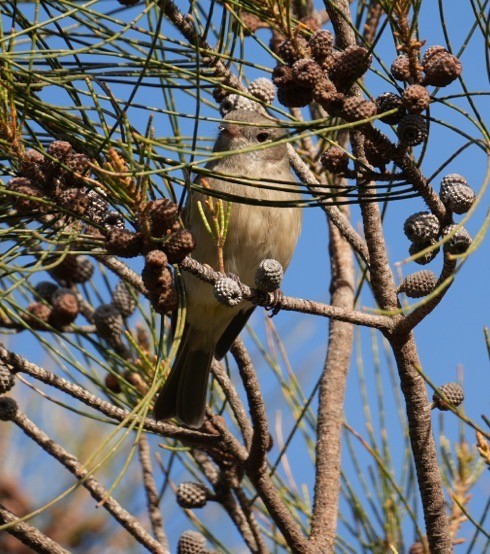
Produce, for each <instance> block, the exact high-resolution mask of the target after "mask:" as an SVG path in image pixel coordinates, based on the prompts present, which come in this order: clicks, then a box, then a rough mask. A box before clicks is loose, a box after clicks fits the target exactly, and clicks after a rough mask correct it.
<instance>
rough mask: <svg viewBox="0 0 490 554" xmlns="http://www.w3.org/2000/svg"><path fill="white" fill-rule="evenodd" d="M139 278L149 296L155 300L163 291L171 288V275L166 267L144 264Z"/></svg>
mask: <svg viewBox="0 0 490 554" xmlns="http://www.w3.org/2000/svg"><path fill="white" fill-rule="evenodd" d="M141 278H142V279H143V283H144V285H145V287H146V288H147V289H148V292H149V294H150V295H151V296H153V297H154V298H155V299H158V298H159V297H160V294H161V293H162V292H163V291H166V290H168V289H170V287H171V286H172V273H171V272H170V270H169V269H168V268H167V267H157V266H152V265H149V264H145V265H144V267H143V270H142V272H141Z"/></svg>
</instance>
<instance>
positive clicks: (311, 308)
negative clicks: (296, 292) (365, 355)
mask: <svg viewBox="0 0 490 554" xmlns="http://www.w3.org/2000/svg"><path fill="white" fill-rule="evenodd" d="M179 265H180V267H181V269H183V270H184V271H188V272H189V273H192V275H195V276H196V277H198V278H199V279H201V280H202V281H204V282H206V283H210V284H213V285H214V283H215V282H216V280H217V279H219V278H220V277H222V275H220V274H219V273H217V272H216V271H213V270H212V269H211V268H210V267H209V266H205V265H203V264H200V263H199V262H198V261H196V260H194V259H193V258H190V257H187V258H185V259H184V260H183V261H182V262H181V263H180V264H179ZM241 287H242V295H243V298H244V299H245V300H249V301H250V302H252V303H253V304H256V305H258V306H268V305H269V304H270V299H269V297H268V296H267V295H264V294H262V293H260V291H256V290H255V289H251V288H250V287H248V286H246V285H244V284H243V283H242V285H241ZM281 309H282V310H286V311H295V312H300V313H306V314H311V315H319V316H323V317H329V318H332V319H338V320H339V321H345V322H348V323H355V324H357V325H365V326H367V327H374V328H376V329H383V330H385V331H389V330H390V329H391V328H392V327H393V319H392V318H391V317H389V316H384V315H374V314H366V313H363V312H359V311H356V310H348V309H345V308H339V307H337V306H329V305H327V304H322V303H321V302H314V301H313V300H303V299H300V298H293V297H290V296H284V297H283V298H282V299H281Z"/></svg>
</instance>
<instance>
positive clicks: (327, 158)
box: [320, 146, 349, 175]
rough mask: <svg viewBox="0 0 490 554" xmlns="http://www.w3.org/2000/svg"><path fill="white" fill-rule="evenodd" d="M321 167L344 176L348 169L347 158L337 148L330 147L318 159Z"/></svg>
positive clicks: (340, 149)
mask: <svg viewBox="0 0 490 554" xmlns="http://www.w3.org/2000/svg"><path fill="white" fill-rule="evenodd" d="M320 162H321V164H322V166H323V167H324V168H325V169H326V170H327V171H330V172H332V173H336V174H340V175H342V174H344V173H346V172H347V171H348V169H349V156H348V155H347V152H345V151H344V150H342V148H339V147H338V146H330V147H329V148H327V149H326V150H325V152H323V154H322V155H321V157H320Z"/></svg>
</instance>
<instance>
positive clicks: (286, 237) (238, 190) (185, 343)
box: [153, 110, 301, 429]
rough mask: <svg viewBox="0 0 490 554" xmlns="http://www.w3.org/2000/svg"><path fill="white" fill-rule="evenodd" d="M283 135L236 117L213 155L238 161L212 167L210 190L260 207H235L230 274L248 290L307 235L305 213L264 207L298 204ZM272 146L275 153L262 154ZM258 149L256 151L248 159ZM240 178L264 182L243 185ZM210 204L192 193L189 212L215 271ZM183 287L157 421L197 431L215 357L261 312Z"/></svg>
mask: <svg viewBox="0 0 490 554" xmlns="http://www.w3.org/2000/svg"><path fill="white" fill-rule="evenodd" d="M284 135H285V132H284V130H283V129H281V128H280V127H279V126H277V122H276V120H274V119H272V118H270V117H269V116H267V115H265V114H263V113H260V112H259V111H252V110H234V111H231V112H229V113H228V114H226V116H225V117H224V118H223V120H222V123H221V124H220V126H219V134H218V136H217V139H216V142H215V145H214V148H213V152H216V153H218V152H232V153H231V154H230V155H227V156H223V157H219V158H216V159H211V160H210V161H209V162H208V163H207V164H206V168H207V169H208V170H210V171H211V172H212V173H210V174H209V176H208V177H206V182H207V184H208V185H209V188H211V189H213V190H215V191H219V192H222V193H229V194H233V195H236V196H237V197H246V198H250V199H254V200H255V203H254V204H246V203H240V202H239V201H237V200H235V199H234V200H233V203H232V206H231V213H230V219H229V226H228V232H227V236H226V241H225V243H224V246H223V261H224V269H225V272H226V273H231V274H233V275H236V276H238V278H239V280H240V281H241V282H242V283H244V284H246V285H248V286H253V284H254V276H255V272H256V270H257V267H258V266H259V264H260V262H261V261H262V260H264V259H274V260H277V261H278V262H279V263H280V264H281V265H282V266H283V268H284V269H286V268H287V266H288V265H289V262H290V260H291V258H292V255H293V253H294V250H295V247H296V243H297V240H298V237H299V234H300V229H301V209H300V208H297V207H292V206H271V205H270V204H269V205H264V204H267V203H269V202H271V201H272V202H274V201H292V200H294V199H295V198H297V191H298V185H297V183H296V182H295V180H294V177H293V175H292V173H291V169H290V164H289V155H288V151H287V146H286V144H285V143H278V142H277V141H279V140H280V139H281V138H283V137H284ZM265 145H268V147H267V148H261V149H257V147H262V146H265ZM251 147H255V149H251V150H250V151H244V152H241V150H247V149H250V148H251ZM227 176H229V177H230V180H228V179H227ZM240 178H241V179H244V180H245V179H260V180H261V181H260V183H255V182H248V183H246V184H245V183H237V182H236V181H237V180H239V179H240ZM198 179H199V178H198ZM268 179H270V182H269V181H268ZM279 189H282V190H279ZM207 198H209V197H207V196H206V195H205V194H203V193H202V192H198V191H195V190H194V191H191V193H190V195H189V199H188V202H187V204H186V208H185V214H186V219H187V222H186V226H187V228H188V229H189V230H190V231H191V232H192V233H193V235H194V237H195V239H196V247H195V250H194V251H193V253H192V257H193V258H194V259H196V260H197V261H199V262H200V263H202V264H207V265H209V266H211V267H212V268H214V269H216V268H217V267H218V254H217V247H216V242H215V241H214V240H213V238H212V237H211V236H210V234H209V233H208V231H207V230H206V228H205V225H204V223H203V220H202V215H201V213H200V210H199V205H198V203H199V202H200V203H201V206H202V207H205V201H206V199H207ZM261 202H263V204H262V205H261ZM183 282H184V288H185V298H186V321H185V326H184V331H183V335H182V338H181V342H180V346H179V349H178V351H177V354H176V357H175V361H174V363H173V366H172V368H171V370H170V372H169V375H168V377H167V379H166V381H165V383H164V386H163V389H162V390H161V392H160V394H159V396H158V398H157V400H156V402H155V407H154V410H153V413H154V417H155V419H157V420H168V419H172V418H176V419H177V420H178V421H179V422H180V423H181V424H183V425H185V426H187V427H190V428H195V429H197V428H200V427H201V426H202V424H203V422H204V419H205V409H206V399H207V390H208V380H209V373H210V368H211V364H212V361H213V357H214V358H216V359H217V360H220V359H222V358H223V357H224V356H225V355H226V353H227V352H228V350H229V349H230V348H231V346H232V344H233V342H234V340H235V339H236V338H237V337H238V335H239V334H240V332H241V330H242V329H243V327H244V326H245V324H246V323H247V321H248V319H249V317H250V316H251V314H252V312H253V310H254V308H255V306H254V305H253V304H251V303H250V302H248V301H246V300H243V301H242V302H240V303H239V304H238V305H236V306H234V307H228V306H224V305H223V304H220V303H219V302H218V301H217V300H216V298H215V296H214V294H213V287H212V286H210V285H209V284H207V283H204V282H202V281H201V280H199V279H198V278H197V277H195V276H193V275H191V274H189V273H186V272H184V274H183Z"/></svg>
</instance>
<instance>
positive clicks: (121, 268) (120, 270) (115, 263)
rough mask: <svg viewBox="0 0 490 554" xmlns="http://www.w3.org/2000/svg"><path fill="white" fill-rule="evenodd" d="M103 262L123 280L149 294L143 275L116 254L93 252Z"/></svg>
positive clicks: (145, 294)
mask: <svg viewBox="0 0 490 554" xmlns="http://www.w3.org/2000/svg"><path fill="white" fill-rule="evenodd" d="M92 255H93V256H94V257H96V258H97V259H98V260H99V261H100V262H101V263H102V264H104V265H105V266H106V267H107V269H110V270H111V271H112V272H113V273H115V274H116V275H117V276H118V277H120V278H121V279H122V280H123V281H125V282H126V283H128V285H131V286H132V287H134V288H135V290H137V291H138V292H141V294H143V295H144V296H148V291H147V290H146V287H145V285H143V280H142V279H141V277H140V276H139V275H138V274H137V273H136V272H135V271H133V270H132V269H130V268H129V267H128V266H127V265H126V264H125V263H124V262H121V260H118V259H117V258H116V257H115V256H108V255H107V254H106V253H100V254H98V253H93V254H92Z"/></svg>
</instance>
